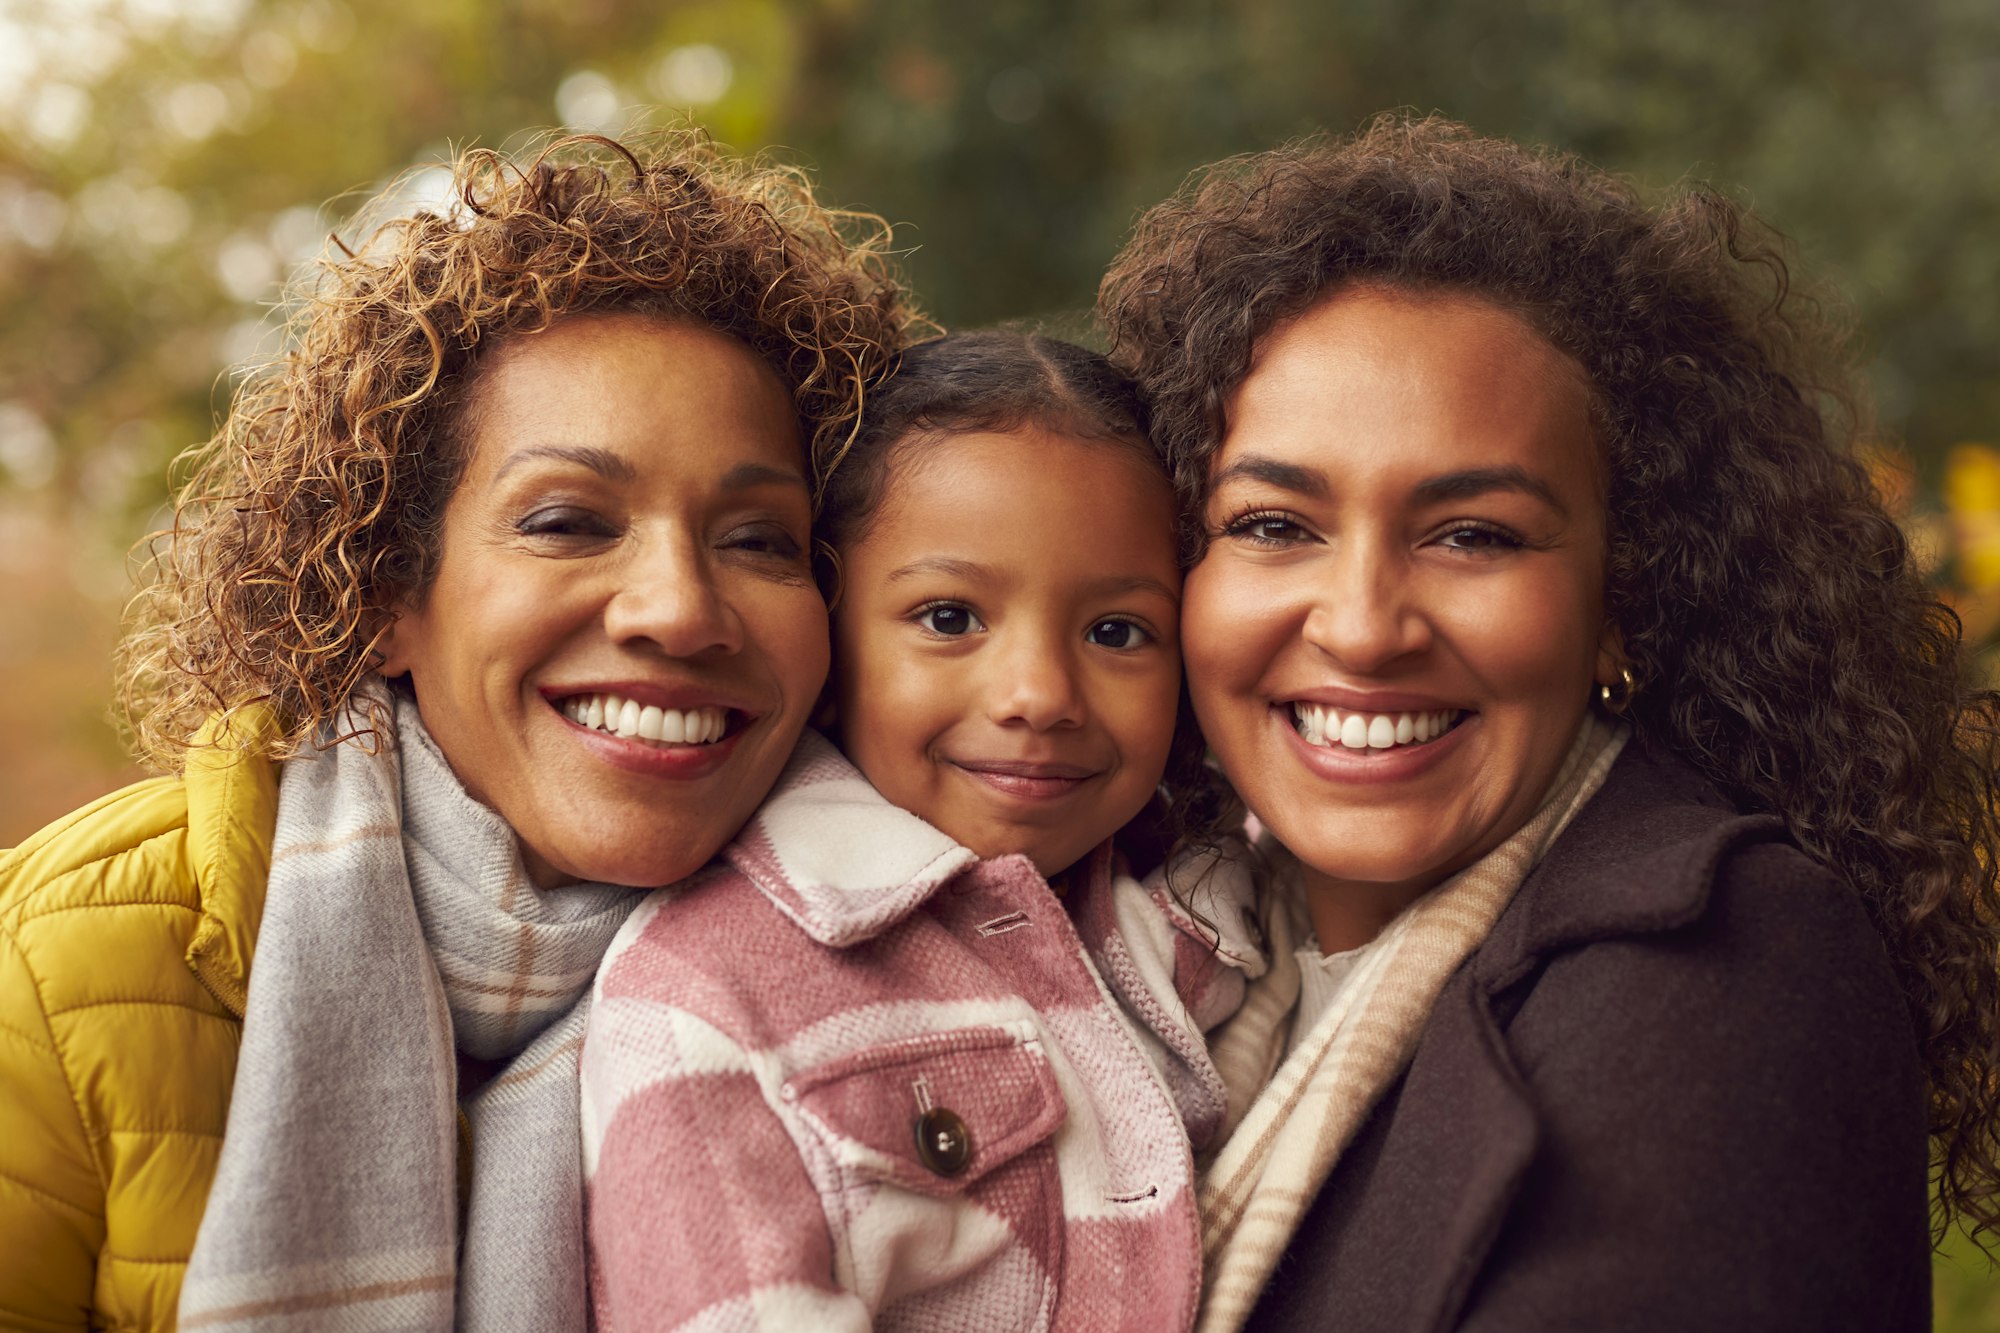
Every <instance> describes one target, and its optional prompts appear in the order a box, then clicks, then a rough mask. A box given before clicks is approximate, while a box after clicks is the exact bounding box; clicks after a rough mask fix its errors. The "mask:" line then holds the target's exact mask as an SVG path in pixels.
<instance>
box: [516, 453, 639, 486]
mask: <svg viewBox="0 0 2000 1333" xmlns="http://www.w3.org/2000/svg"><path fill="white" fill-rule="evenodd" d="M548 458H553V459H555V460H557V461H558V462H563V463H575V464H576V465H577V466H578V467H586V468H589V469H590V470H591V471H592V472H595V473H597V474H598V475H600V476H602V477H605V478H607V479H608V480H611V481H637V480H638V479H639V471H638V469H637V468H635V467H633V466H632V464H631V462H630V460H628V459H626V458H625V457H624V456H623V455H620V454H615V453H613V452H611V450H609V449H597V448H593V447H592V446H590V445H587V444H535V445H530V446H529V447H527V448H526V449H519V450H516V451H515V452H514V453H512V454H509V455H508V457H507V461H506V462H504V463H502V464H501V465H500V468H499V470H498V471H496V472H495V473H494V474H493V480H494V481H495V482H496V483H497V482H498V481H499V480H500V479H501V478H502V477H504V476H506V475H507V474H508V473H509V472H512V471H513V470H514V469H515V468H517V467H519V466H520V465H521V464H523V463H530V462H534V461H536V460H539V459H548Z"/></svg>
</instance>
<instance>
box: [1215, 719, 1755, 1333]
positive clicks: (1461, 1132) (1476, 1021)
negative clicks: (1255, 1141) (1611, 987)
mask: <svg viewBox="0 0 2000 1333" xmlns="http://www.w3.org/2000/svg"><path fill="white" fill-rule="evenodd" d="M1783 836H1784V831H1783V826H1782V824H1781V822H1780V821H1779V820H1777V819H1776V818H1774V817H1771V816H1738V815H1736V814H1734V812H1733V810H1732V809H1731V808H1730V806H1729V805H1728V804H1727V802H1726V801H1724V799H1723V798H1722V797H1721V796H1720V795H1719V794H1718V793H1716V792H1715V791H1714V790H1713V789H1712V788H1711V787H1709V786H1708V785H1707V784H1706V783H1704V782H1702V781H1701V779H1700V778H1699V777H1697V776H1696V775H1695V774H1694V773H1693V772H1692V771H1691V770H1689V769H1688V768H1686V767H1685V766H1684V765H1682V764H1680V763H1679V762H1677V761H1675V760H1672V759H1664V760H1662V759H1660V758H1657V757H1655V756H1652V755H1649V754H1647V753H1646V752H1645V750H1644V748H1643V747H1642V746H1641V745H1640V744H1639V743H1637V742H1636V741H1635V742H1634V743H1632V744H1630V745H1628V746H1627V747H1626V749H1625V752H1624V754H1622V755H1621V756H1620V757H1619V760H1618V762H1617V764H1616V765H1615V766H1614V767H1613V768H1612V771H1611V773H1610V775H1609V776H1608V777H1607V778H1606V780H1605V783H1604V786H1603V787H1602V788H1601V789H1600V790H1599V792H1598V793H1597V795H1596V797H1595V798H1593V799H1592V801H1591V802H1590V803H1589V804H1588V805H1586V806H1585V807H1584V809H1583V810H1582V811H1581V812H1579V813H1578V815H1577V817H1576V819H1575V821H1574V822H1573V823H1572V824H1571V825H1570V827H1569V828H1568V829H1567V830H1565V832H1564V833H1563V835H1562V836H1561V837H1560V838H1558V839H1557V840H1556V843H1555V845H1554V846H1553V847H1551V848H1550V850H1549V854H1548V855H1547V856H1546V857H1545V858H1544V859H1543V861H1542V863H1541V864H1540V865H1539V866H1538V867H1537V868H1536V869H1535V871H1534V872H1533V873H1532V874H1531V875H1530V876H1529V877H1528V879H1527V880H1526V881H1525V882H1524V883H1523V884H1522V886H1521V889H1520V891H1519V892H1518V893H1517V894H1516V895H1515V897H1514V899H1513V901H1512V902H1511V903H1510V904H1509V905H1508V907H1507V909H1506V911H1505V912H1504V913H1502V915H1501V917H1500V919H1499V921H1498V922H1496V923H1495V925H1494V928H1493V932H1492V934H1491V935H1490V936H1489V937H1488V939H1487V941H1486V943H1485V944H1484V945H1482V946H1481V947H1480V949H1479V950H1478V951H1477V952H1476V953H1474V954H1473V956H1472V957H1471V959H1469V960H1468V961H1467V963H1466V964H1465V965H1464V966H1463V967H1461V968H1460V969H1459V971H1458V972H1457V974H1456V975H1454V976H1453V977H1452V978H1451V980H1450V981H1449V982H1447V983H1446V985H1445V988H1444V990H1443V991H1442V992H1441V993H1440V994H1439V996H1438V1000H1437V1004H1436V1005H1435V1007H1434V1008H1433V1009H1432V1012H1431V1017H1430V1020H1429V1022H1428V1023H1427V1025H1426V1027H1425V1029H1424V1035H1423V1037H1422V1039H1421V1041H1420V1043H1419V1044H1418V1047H1417V1050H1416V1053H1415V1055H1414V1057H1413V1058H1412V1060H1411V1063H1410V1066H1409V1068H1408V1069H1407V1070H1406V1071H1405V1073H1404V1075H1403V1077H1402V1078H1401V1079H1400V1080H1399V1081H1398V1082H1397V1083H1396V1084H1395V1085H1394V1086H1393V1087H1392V1088H1391V1089H1390V1091H1389V1092H1388V1093H1387V1094H1385V1095H1384V1097H1383V1099H1382V1100H1381V1101H1380V1102H1379V1103H1378V1104H1377V1105H1376V1107H1375V1109H1374V1111H1373V1112H1372V1113H1371V1115H1370V1117H1369V1119H1368V1120H1367V1122H1366V1123H1365V1124H1364V1125H1363V1127H1362V1129H1361V1131H1360V1133H1359V1134H1358V1135H1357V1137H1356V1139H1355V1141H1354V1143H1353V1144H1352V1145H1351V1146H1350V1147H1349V1148H1348V1149H1347V1151H1346V1152H1344V1153H1343V1154H1342V1156H1341V1159H1340V1161H1339V1163H1338V1164H1337V1165H1336V1167H1335V1168H1334V1172H1333V1175H1332V1176H1331V1177H1330V1178H1329V1179H1328V1180H1327V1182H1326V1184H1325V1186H1324V1188H1323V1189H1322V1190H1321V1191H1320V1193H1319V1196H1318V1197H1317V1199H1316V1200H1315V1202H1314V1203H1313V1205H1312V1207H1311V1209H1310V1210H1309V1211H1308V1213H1307V1214H1306V1217H1305V1219H1304V1221H1303V1222H1302V1223H1301V1225H1300V1227H1299V1230H1298V1232H1297V1234H1296V1235H1295V1236H1294V1237H1293V1240H1292V1243H1291V1245H1290V1246H1289V1247H1288V1250H1287V1254H1288V1257H1289V1256H1299V1261H1298V1262H1296V1263H1294V1262H1290V1261H1288V1262H1286V1263H1284V1264H1282V1265H1281V1266H1280V1268H1279V1270H1278V1271H1277V1273H1276V1274H1275V1275H1274V1276H1273V1279H1272V1281H1271V1284H1270V1286H1269V1287H1268V1288H1267V1290H1266V1293H1265V1298H1264V1300H1263V1303H1262V1304H1261V1305H1260V1306H1259V1308H1258V1310H1257V1312H1256V1314H1255V1316H1254V1317H1253V1318H1252V1319H1251V1321H1250V1324H1249V1327H1251V1328H1310V1327H1318V1326H1320V1324H1321V1323H1322V1322H1323V1321H1324V1320H1325V1319H1326V1318H1327V1317H1328V1316H1329V1315H1331V1314H1333V1313H1334V1312H1336V1310H1337V1312H1338V1313H1339V1315H1340V1318H1341V1322H1342V1323H1343V1325H1345V1326H1350V1327H1354V1328H1398V1329H1402V1328H1410V1329H1447V1328H1451V1327H1453V1326H1455V1324H1456V1321H1457V1320H1458V1318H1459V1316H1460V1314H1461V1312H1462V1311H1463V1309H1464V1306H1465V1303H1466V1301H1467V1299H1468V1298H1469V1296H1470V1295H1471V1293H1472V1290H1473V1285H1474V1282H1475V1280H1476V1279H1477V1278H1478V1276H1479V1273H1480V1270H1481V1269H1482V1268H1483V1267H1484V1265H1485V1262H1486V1258H1487V1255H1488V1254H1489V1253H1490V1252H1491V1250H1492V1248H1493V1244H1494V1241H1495V1239H1496V1237H1498V1235H1499V1234H1500V1231H1501V1228H1502V1226H1503V1224H1504V1223H1505V1221H1506V1217H1507V1213H1508V1209H1509V1208H1510V1207H1511V1206H1512V1204H1513V1201H1514V1199H1515V1197H1516V1196H1517V1194H1518V1193H1519V1190H1520V1188H1521V1184H1522V1181H1523V1179H1524V1177H1525V1174H1526V1172H1527V1170H1528V1167H1529V1165H1530V1164H1531V1163H1532V1162H1533V1160H1534V1158H1535V1153H1536V1151H1537V1148H1538V1146H1539V1140H1540V1128H1539V1125H1538V1120H1537V1116H1536V1112H1535V1107H1534V1104H1533V1102H1532V1100H1531V1098H1530V1096H1529V1094H1528V1091H1527V1085H1526V1083H1525V1081H1524V1080H1523V1078H1522V1077H1521V1074H1520V1071H1519V1069H1518V1067H1517V1065H1516V1063H1515V1060H1514V1056H1513V1053H1512V1050H1511V1049H1510V1046H1509V1042H1508V1037H1507V1029H1508V1025H1509V1023H1510V1021H1511V1020H1512V1017H1513V1015H1514V1013H1515V1012H1517V1011H1518V1009H1519V1007H1520V1005H1521V1003H1522V1002H1523V1000H1524V999H1525V997H1526V996H1527V995H1528V994H1529V993H1530V992H1531V991H1532V990H1533V987H1534V982H1535V978H1536V977H1537V976H1538V975H1539V972H1540V969H1541V967H1542V965H1543V964H1544V963H1545V962H1547V961H1548V960H1549V959H1550V958H1552V957H1554V956H1555V955H1557V954H1558V953H1561V952H1563V951H1565V950H1567V949H1571V948H1575V947H1578V946H1580V945H1583V944H1587V943H1590V942H1594V941H1597V940H1604V939H1614V938H1619V937H1629V936H1637V935H1646V934H1651V933H1655V932H1658V931H1663V930H1672V929H1675V928H1676V927H1679V926H1682V925H1685V924H1687V923H1689V922H1691V921H1694V920H1695V919H1697V918H1698V917H1699V916H1700V915H1701V914H1702V912H1703V911H1704V910H1705V909H1706V907H1707V903H1708V895H1709V890H1710V886H1711V881H1712V879H1713V874H1714V870H1715V867H1716V864H1717V862H1718V861H1719V860H1720V859H1721V858H1722V857H1723V856H1724V855H1726V854H1727V853H1728V852H1729V851H1730V850H1731V849H1733V848H1734V847H1737V846H1739V845H1741V844H1743V843H1745V842H1750V841H1762V840H1767V839H1776V838H1782V837H1783ZM1307 1256H1309V1258H1307ZM1334 1293H1337V1297H1336V1296H1335V1295H1334Z"/></svg>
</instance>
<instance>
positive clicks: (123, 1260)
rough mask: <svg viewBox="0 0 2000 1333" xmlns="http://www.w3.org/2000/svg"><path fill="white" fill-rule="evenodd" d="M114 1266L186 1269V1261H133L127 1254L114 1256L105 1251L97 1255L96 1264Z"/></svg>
mask: <svg viewBox="0 0 2000 1333" xmlns="http://www.w3.org/2000/svg"><path fill="white" fill-rule="evenodd" d="M107 1261H108V1262H110V1263H114V1264H139V1265H143V1266H145V1267H148V1268H186V1267H187V1262H188V1261H187V1260H186V1259H184V1258H183V1259H135V1258H133V1257H132V1256H131V1255H129V1254H114V1253H112V1252H111V1251H110V1250H105V1251H103V1252H102V1253H101V1254H99V1255H98V1262H99V1263H104V1262H107Z"/></svg>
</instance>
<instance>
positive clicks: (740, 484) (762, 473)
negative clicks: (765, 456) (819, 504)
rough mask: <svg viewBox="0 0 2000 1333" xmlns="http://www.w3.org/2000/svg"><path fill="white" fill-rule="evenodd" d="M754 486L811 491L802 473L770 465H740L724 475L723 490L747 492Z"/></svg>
mask: <svg viewBox="0 0 2000 1333" xmlns="http://www.w3.org/2000/svg"><path fill="white" fill-rule="evenodd" d="M752 486H796V487H798V488H799V489H800V490H802V491H803V490H810V489H811V487H809V486H807V485H806V479H805V476H804V475H803V474H802V473H798V472H793V471H788V470H787V469H785V468H781V467H772V466H771V465H770V464H768V463H738V464H737V465H736V466H735V467H733V468H731V469H729V471H727V472H725V473H723V474H722V489H723V490H725V491H747V490H749V489H750V488H751V487H752Z"/></svg>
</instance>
